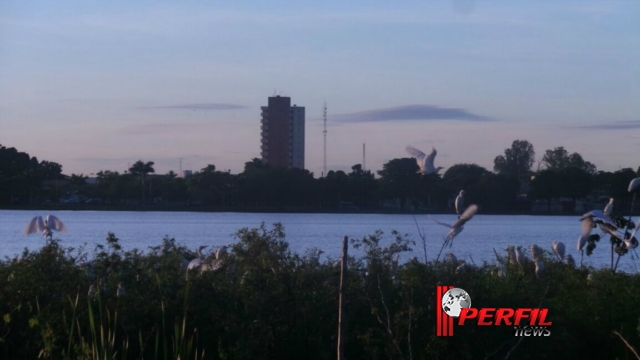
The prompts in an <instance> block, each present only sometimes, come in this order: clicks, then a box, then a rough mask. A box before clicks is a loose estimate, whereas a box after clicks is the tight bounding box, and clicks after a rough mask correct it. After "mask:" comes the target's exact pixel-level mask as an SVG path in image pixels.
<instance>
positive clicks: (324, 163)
mask: <svg viewBox="0 0 640 360" xmlns="http://www.w3.org/2000/svg"><path fill="white" fill-rule="evenodd" d="M322 119H323V122H324V125H323V126H324V130H323V131H322V133H323V134H324V159H323V163H322V169H323V170H324V174H325V175H326V174H327V102H326V101H325V103H324V107H323V108H322Z"/></svg>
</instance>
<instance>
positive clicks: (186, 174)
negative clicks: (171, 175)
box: [180, 170, 193, 179]
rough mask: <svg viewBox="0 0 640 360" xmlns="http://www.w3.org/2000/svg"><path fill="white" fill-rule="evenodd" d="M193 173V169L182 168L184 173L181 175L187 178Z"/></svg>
mask: <svg viewBox="0 0 640 360" xmlns="http://www.w3.org/2000/svg"><path fill="white" fill-rule="evenodd" d="M191 175H193V171H191V170H182V174H180V177H181V178H184V179H186V178H188V177H189V176H191Z"/></svg>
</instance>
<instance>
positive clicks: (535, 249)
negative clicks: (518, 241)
mask: <svg viewBox="0 0 640 360" xmlns="http://www.w3.org/2000/svg"><path fill="white" fill-rule="evenodd" d="M529 253H530V254H531V257H532V258H533V260H537V259H538V258H539V257H540V255H542V249H541V248H540V246H538V245H536V244H533V245H531V246H530V247H529Z"/></svg>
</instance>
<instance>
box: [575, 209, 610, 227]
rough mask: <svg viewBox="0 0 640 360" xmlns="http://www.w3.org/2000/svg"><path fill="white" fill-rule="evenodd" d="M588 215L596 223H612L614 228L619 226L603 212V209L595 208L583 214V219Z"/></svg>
mask: <svg viewBox="0 0 640 360" xmlns="http://www.w3.org/2000/svg"><path fill="white" fill-rule="evenodd" d="M588 217H590V218H593V221H595V222H596V223H606V224H608V225H611V226H612V227H613V228H614V229H617V228H618V226H617V225H616V223H614V222H613V220H612V219H611V218H610V217H609V216H608V215H606V214H605V213H604V212H602V210H593V211H590V212H588V213H586V214H584V215H582V219H585V218H588Z"/></svg>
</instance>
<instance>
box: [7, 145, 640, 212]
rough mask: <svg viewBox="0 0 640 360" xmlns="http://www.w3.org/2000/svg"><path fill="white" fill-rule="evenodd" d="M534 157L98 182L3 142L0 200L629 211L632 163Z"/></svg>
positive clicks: (143, 170)
mask: <svg viewBox="0 0 640 360" xmlns="http://www.w3.org/2000/svg"><path fill="white" fill-rule="evenodd" d="M535 163H536V160H535V151H534V148H533V145H532V144H531V143H529V142H528V141H526V140H516V141H514V142H513V144H512V145H511V147H510V148H508V149H505V151H504V155H499V156H497V157H496V158H495V160H494V171H493V172H492V171H489V170H487V169H485V168H484V167H482V166H479V165H477V164H454V165H452V166H450V167H449V168H447V169H446V171H445V172H444V173H443V174H439V175H435V174H433V175H426V176H422V175H420V174H418V173H417V171H418V165H417V163H416V161H415V159H413V158H408V157H407V158H400V159H392V160H390V161H388V162H387V163H385V164H384V165H383V168H382V169H381V170H380V171H377V173H374V172H372V171H371V170H364V169H363V168H362V166H361V165H360V164H356V165H354V166H352V167H351V171H350V172H344V171H329V172H328V173H327V174H326V176H323V177H320V178H316V177H314V174H313V173H311V172H309V171H307V170H301V169H283V168H271V167H269V166H268V165H265V164H263V163H262V162H261V161H260V159H253V160H251V161H249V162H247V163H245V166H244V170H243V171H242V172H241V173H239V174H231V173H230V172H228V171H219V170H218V169H217V168H216V166H215V165H213V164H209V165H207V166H206V167H204V168H203V169H201V170H200V171H196V172H195V173H194V174H193V175H192V176H189V177H187V178H183V177H180V176H177V175H176V174H175V173H173V172H169V173H168V174H165V175H160V174H155V169H154V167H153V166H154V163H153V162H144V161H142V160H139V161H137V162H136V163H134V164H133V165H132V166H131V167H130V168H129V169H128V171H125V172H124V173H119V172H117V171H111V170H103V171H100V172H98V173H97V174H96V179H97V182H96V183H91V184H89V183H87V180H88V179H87V176H85V175H83V174H72V175H71V176H70V177H68V178H67V180H66V181H63V182H60V181H59V182H60V184H59V183H57V182H55V181H53V180H56V179H57V180H60V179H63V176H62V175H61V170H62V167H61V166H60V165H59V164H56V163H51V162H47V161H42V162H38V161H37V159H35V158H30V157H29V155H28V154H25V153H20V152H18V151H17V150H16V149H13V148H10V149H8V148H5V147H2V146H0V205H5V206H6V205H9V204H14V205H17V206H20V205H21V204H22V205H24V204H43V203H46V202H50V203H57V202H59V201H68V200H69V201H82V200H87V199H91V203H93V204H106V205H109V206H111V207H114V208H118V207H127V206H131V205H138V204H146V205H147V206H149V205H150V204H155V205H158V206H165V207H184V206H204V207H206V208H207V209H226V210H229V209H233V210H253V211H296V210H303V211H308V210H314V209H335V208H337V207H339V204H340V203H341V202H351V203H353V204H355V205H356V206H357V207H358V208H359V209H363V210H367V209H368V210H369V211H379V210H380V209H381V208H390V209H395V210H415V209H421V210H423V211H427V210H428V211H430V212H436V211H451V204H452V200H453V199H454V198H455V196H456V195H457V194H458V193H459V192H460V190H465V191H466V196H467V199H466V203H467V204H469V203H476V204H478V205H479V206H480V208H481V211H482V212H483V213H514V212H520V213H522V212H524V213H527V212H531V211H532V209H533V207H532V204H533V202H535V201H541V202H542V203H543V204H544V203H546V204H547V207H546V210H547V211H551V210H552V206H551V205H552V202H558V203H562V205H563V206H564V209H565V211H567V212H573V209H575V205H576V204H577V202H578V200H585V199H587V198H588V199H587V200H586V201H587V202H588V203H596V204H601V206H604V203H606V202H608V198H609V197H614V198H615V206H616V209H617V210H620V211H624V212H628V211H629V210H630V206H631V194H629V193H628V192H626V191H625V189H626V187H627V184H628V183H629V181H630V180H631V179H633V178H635V177H637V176H640V173H637V172H635V171H634V170H632V169H630V168H626V169H621V170H618V171H615V172H604V171H597V169H596V167H595V166H594V165H593V164H591V163H590V162H588V161H585V160H584V159H583V158H582V156H581V155H580V154H578V153H572V154H569V152H568V151H567V150H565V149H564V148H563V147H557V148H555V149H552V150H551V149H550V150H547V151H546V152H545V153H544V155H543V156H542V157H541V158H540V160H539V161H537V166H536V169H533V167H534V164H535ZM639 170H640V169H639ZM376 175H377V176H376ZM543 207H544V206H543ZM536 211H540V210H539V209H537V210H536Z"/></svg>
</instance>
